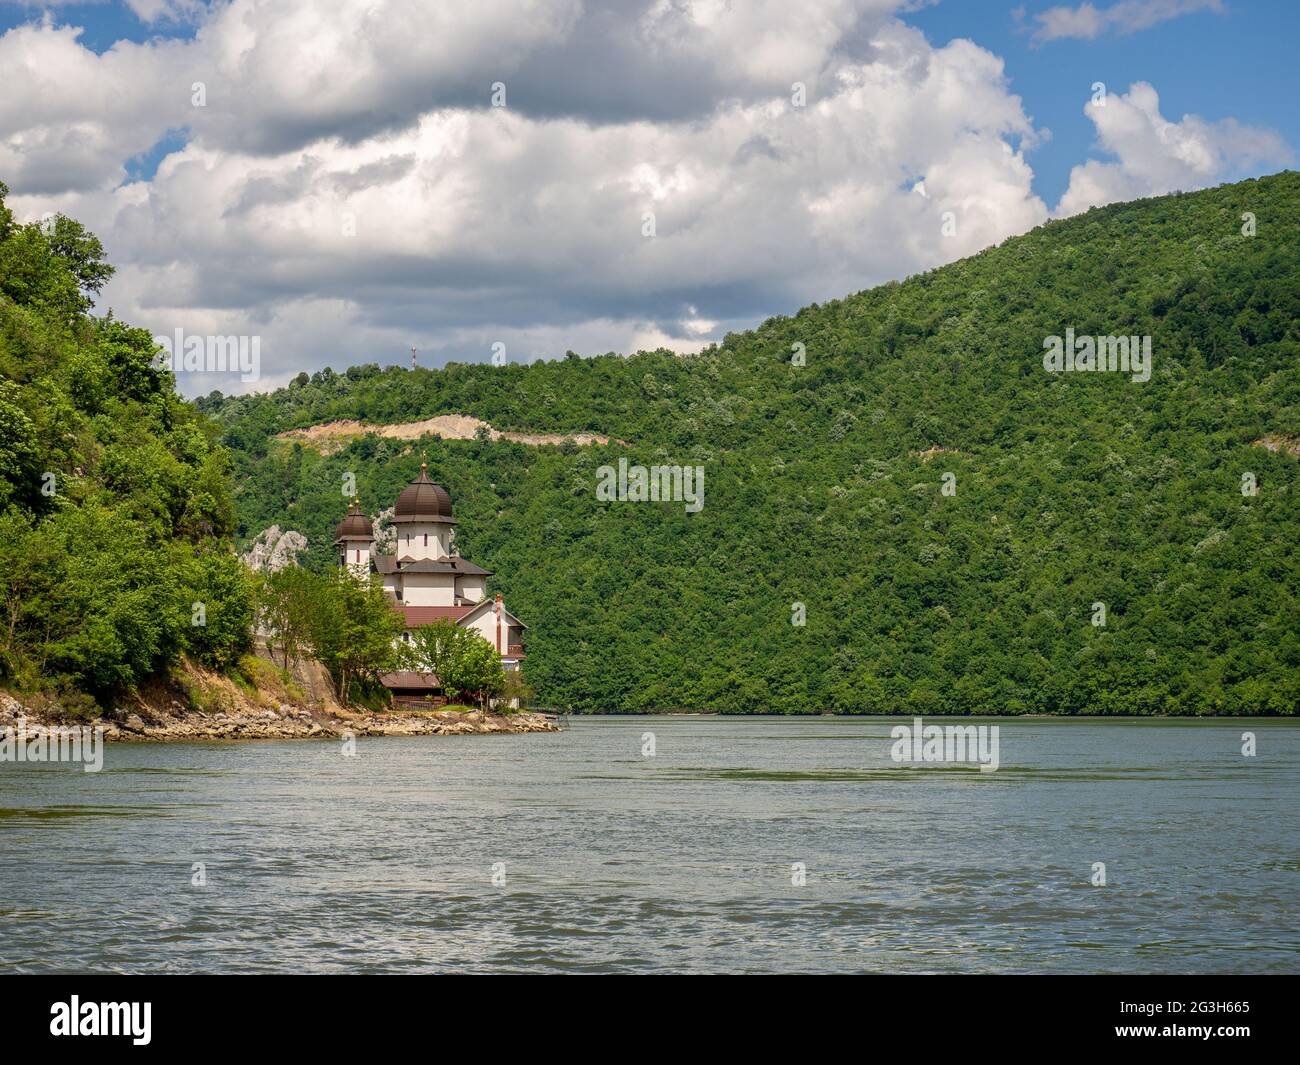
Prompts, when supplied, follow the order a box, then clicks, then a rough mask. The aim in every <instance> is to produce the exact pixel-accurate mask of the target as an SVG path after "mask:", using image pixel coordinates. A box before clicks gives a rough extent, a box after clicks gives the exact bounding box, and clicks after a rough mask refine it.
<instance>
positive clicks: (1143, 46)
mask: <svg viewBox="0 0 1300 1065" xmlns="http://www.w3.org/2000/svg"><path fill="white" fill-rule="evenodd" d="M1060 6H1062V5H1061V4H1059V3H1056V2H1043V0H1039V2H1037V3H1035V2H1032V0H1024V2H1013V0H939V2H935V3H929V4H926V5H925V6H922V7H921V8H919V9H918V10H915V11H912V12H907V13H904V14H903V15H902V16H901V17H902V18H903V20H904V21H905V22H907V23H909V24H911V25H913V26H916V27H917V28H919V29H921V30H922V31H923V32H924V33H925V34H926V36H927V37H928V38H929V39H930V40H931V41H932V42H934V43H943V42H946V41H948V40H951V39H952V38H954V37H964V38H968V39H970V40H972V41H974V42H975V43H976V44H979V45H982V46H983V47H985V48H987V49H988V50H990V51H991V52H993V53H995V54H996V55H998V56H1000V57H1002V59H1003V60H1004V61H1005V63H1006V74H1007V78H1008V79H1009V81H1010V87H1011V90H1012V91H1013V92H1015V93H1017V94H1019V95H1020V96H1021V98H1022V99H1023V100H1024V102H1025V109H1026V111H1027V112H1028V113H1029V115H1030V116H1031V117H1032V118H1033V120H1034V122H1035V123H1036V125H1037V126H1039V127H1040V128H1044V129H1047V130H1049V131H1050V132H1051V138H1050V139H1047V140H1045V141H1044V142H1043V143H1042V144H1040V145H1038V146H1037V147H1035V148H1034V149H1033V151H1032V153H1031V162H1032V164H1033V167H1034V174H1035V182H1034V188H1035V191H1037V192H1038V194H1039V195H1040V196H1042V197H1043V199H1044V200H1046V201H1048V202H1052V203H1054V202H1056V201H1057V200H1059V199H1060V197H1061V195H1062V194H1063V193H1064V192H1065V188H1066V185H1067V183H1068V181H1069V176H1070V168H1071V167H1072V166H1073V165H1074V164H1075V163H1077V162H1078V160H1079V155H1080V147H1081V146H1082V145H1086V144H1089V143H1090V142H1091V141H1092V139H1093V135H1094V130H1093V127H1092V124H1091V123H1090V122H1089V121H1088V120H1087V118H1085V117H1084V114H1083V104H1084V102H1085V101H1086V100H1087V99H1088V97H1089V96H1090V94H1091V86H1092V84H1093V83H1094V82H1096V81H1101V82H1104V83H1105V84H1106V85H1107V86H1109V87H1110V88H1112V89H1113V90H1117V91H1123V90H1126V89H1127V88H1128V86H1129V85H1130V84H1131V83H1133V82H1135V81H1148V82H1151V83H1153V84H1154V85H1156V87H1157V88H1158V89H1159V91H1160V98H1161V102H1162V104H1163V110H1164V112H1165V114H1166V115H1172V116H1181V115H1182V114H1184V113H1187V112H1194V113H1196V114H1199V115H1201V116H1202V117H1204V118H1207V119H1212V120H1213V119H1222V118H1227V117H1230V116H1231V117H1235V118H1237V119H1239V120H1241V121H1243V122H1248V123H1250V124H1252V125H1262V126H1266V127H1269V128H1271V129H1273V130H1276V131H1277V132H1278V133H1279V134H1281V135H1282V137H1283V138H1284V139H1285V140H1286V142H1287V144H1288V145H1290V146H1291V148H1292V149H1293V150H1294V149H1296V148H1297V147H1300V106H1297V101H1298V100H1300V63H1297V62H1296V59H1295V49H1296V47H1297V42H1298V41H1300V0H1224V3H1223V4H1222V9H1221V10H1220V11H1214V10H1210V9H1208V8H1207V9H1204V10H1200V11H1194V12H1190V13H1188V14H1185V15H1181V16H1179V17H1176V18H1171V19H1168V20H1166V21H1163V22H1160V23H1158V24H1157V25H1155V26H1153V27H1151V28H1150V29H1144V30H1138V31H1137V32H1118V31H1111V32H1106V33H1103V34H1102V35H1100V36H1099V37H1097V38H1095V39H1091V40H1084V39H1077V38H1063V39H1057V40H1052V41H1046V42H1036V41H1035V40H1034V39H1033V30H1034V27H1035V25H1036V23H1035V21H1034V16H1035V15H1037V14H1040V13H1042V12H1045V11H1048V10H1050V9H1051V8H1054V7H1060ZM1066 6H1069V5H1066ZM1094 6H1095V7H1097V8H1098V9H1099V10H1105V9H1107V8H1109V7H1112V6H1114V5H1113V4H1108V3H1106V2H1105V0H1100V2H1099V3H1096V4H1095V5H1094ZM45 12H48V13H49V14H50V15H51V17H53V18H54V19H55V20H57V21H59V22H62V23H68V24H71V25H75V26H78V27H81V28H82V29H83V30H84V34H83V36H82V38H81V40H82V43H83V44H85V45H86V47H88V48H90V49H92V50H94V51H96V52H103V51H105V50H107V49H108V48H110V47H112V45H113V44H114V43H116V42H117V41H120V40H127V41H135V42H143V41H147V40H149V39H151V38H157V37H175V38H191V37H193V36H194V34H195V32H196V29H197V26H198V21H197V19H195V18H193V17H184V16H181V17H178V18H162V19H160V20H159V21H155V22H152V23H146V22H145V21H143V20H142V19H141V18H140V17H139V16H137V15H136V13H135V12H134V11H133V10H132V9H131V6H130V5H128V4H126V3H123V2H119V0H108V2H100V3H89V4H84V3H76V4H54V5H49V6H45V5H40V4H33V3H29V2H27V0H0V33H2V32H3V31H5V30H7V29H9V28H11V27H13V26H16V25H19V24H20V23H23V22H28V21H31V20H32V19H39V18H41V17H42V16H43V14H44V13H45ZM181 143H183V137H182V136H181V135H179V134H178V133H176V132H173V133H171V134H169V135H168V136H167V137H166V139H164V140H160V141H159V143H158V145H157V147H156V148H155V149H152V150H151V151H149V152H148V153H146V154H144V155H143V156H140V157H137V158H136V159H134V160H133V161H132V164H131V166H130V171H131V178H132V179H133V180H134V179H136V178H138V177H140V176H145V177H149V176H152V173H153V168H154V167H156V165H157V163H158V161H159V160H160V159H161V158H162V157H163V156H164V155H165V154H167V152H168V151H171V150H174V149H175V148H176V147H178V146H179V145H180V144H181Z"/></svg>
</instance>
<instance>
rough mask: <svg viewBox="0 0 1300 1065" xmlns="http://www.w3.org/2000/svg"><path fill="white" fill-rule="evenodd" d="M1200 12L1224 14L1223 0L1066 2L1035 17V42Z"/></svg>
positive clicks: (1130, 28) (1135, 27) (1133, 29)
mask: <svg viewBox="0 0 1300 1065" xmlns="http://www.w3.org/2000/svg"><path fill="white" fill-rule="evenodd" d="M1198 11H1213V12H1214V13H1215V14H1220V15H1221V14H1223V11H1224V7H1223V3H1222V0H1121V2H1120V3H1117V4H1112V5H1111V6H1110V7H1105V8H1097V7H1094V6H1093V5H1092V4H1079V5H1078V6H1077V7H1070V6H1068V5H1065V4H1061V5H1058V6H1056V7H1052V8H1048V9H1047V10H1046V11H1043V12H1040V13H1039V14H1037V15H1035V16H1034V21H1035V22H1037V23H1038V27H1037V29H1035V30H1034V36H1033V40H1034V41H1035V42H1039V43H1042V42H1045V41H1058V40H1061V39H1062V38H1067V37H1076V38H1082V39H1084V40H1092V39H1094V38H1096V37H1100V36H1101V35H1102V34H1105V33H1119V34H1127V33H1137V32H1138V31H1139V30H1145V29H1149V28H1150V27H1152V26H1155V25H1157V24H1158V23H1161V22H1168V21H1169V20H1170V19H1175V18H1179V17H1181V16H1183V15H1191V14H1194V13H1196V12H1198Z"/></svg>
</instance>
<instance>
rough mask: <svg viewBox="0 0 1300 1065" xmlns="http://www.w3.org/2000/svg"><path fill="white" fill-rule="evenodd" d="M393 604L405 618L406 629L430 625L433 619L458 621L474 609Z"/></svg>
mask: <svg viewBox="0 0 1300 1065" xmlns="http://www.w3.org/2000/svg"><path fill="white" fill-rule="evenodd" d="M393 606H394V607H396V608H397V609H398V610H400V611H401V612H402V616H403V617H405V618H406V627H407V628H408V629H414V628H416V627H417V626H420V625H431V624H433V622H435V621H444V620H445V621H459V620H460V619H461V618H463V617H464V616H465V615H466V614H468V613H469V612H470V611H471V610H473V609H474V607H472V606H407V605H406V604H405V603H394V604H393Z"/></svg>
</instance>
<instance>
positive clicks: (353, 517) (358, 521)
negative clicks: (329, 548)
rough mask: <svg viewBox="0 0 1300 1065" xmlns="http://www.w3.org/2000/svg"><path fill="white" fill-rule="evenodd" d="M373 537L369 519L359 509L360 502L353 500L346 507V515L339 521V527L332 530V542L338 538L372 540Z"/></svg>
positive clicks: (337, 540) (338, 539)
mask: <svg viewBox="0 0 1300 1065" xmlns="http://www.w3.org/2000/svg"><path fill="white" fill-rule="evenodd" d="M374 538H375V533H374V529H373V528H372V527H371V525H370V519H369V518H367V517H366V515H365V513H364V512H363V511H362V509H361V504H360V503H357V502H353V504H352V506H350V507H348V514H347V517H346V518H344V519H343V520H342V521H341V522H339V527H338V528H337V529H335V530H334V542H335V543H338V542H339V541H340V540H373V539H374Z"/></svg>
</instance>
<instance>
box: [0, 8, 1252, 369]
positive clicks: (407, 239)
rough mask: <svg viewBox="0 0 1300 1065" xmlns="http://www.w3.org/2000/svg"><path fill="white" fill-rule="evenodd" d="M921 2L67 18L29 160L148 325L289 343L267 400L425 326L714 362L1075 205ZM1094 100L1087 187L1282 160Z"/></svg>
mask: <svg viewBox="0 0 1300 1065" xmlns="http://www.w3.org/2000/svg"><path fill="white" fill-rule="evenodd" d="M164 6H166V7H167V9H168V10H172V11H174V12H176V13H178V14H184V13H185V12H186V11H188V10H189V7H188V5H185V4H170V5H164ZM906 6H908V4H907V3H906V0H805V2H804V3H801V4H799V5H791V4H788V3H783V2H776V0H755V2H753V3H746V4H735V3H728V2H726V0H589V2H587V3H582V2H580V0H525V7H526V10H525V11H524V12H523V13H521V9H520V0H510V2H507V0H479V2H476V3H474V4H459V3H458V4H439V5H430V4H427V3H415V2H413V0H312V2H311V3H307V2H301V3H291V2H289V0H276V2H275V3H267V2H265V0H231V2H230V3H228V4H223V5H218V6H214V7H212V8H211V9H209V10H205V11H203V12H201V13H200V14H199V23H198V26H197V29H196V32H195V33H194V35H193V36H192V38H186V39H170V40H169V39H166V38H158V39H154V40H150V41H148V42H146V43H142V44H130V43H127V42H123V43H119V44H117V45H115V46H114V47H113V48H111V49H109V50H107V51H106V52H104V53H102V54H95V53H94V52H92V51H90V50H88V49H87V48H85V47H83V45H82V44H81V42H80V41H79V39H78V33H77V31H76V30H74V29H70V28H67V27H61V26H59V25H57V24H56V23H55V22H53V21H52V20H50V19H49V18H45V19H44V20H42V21H37V22H34V23H31V24H28V25H26V26H22V27H19V28H17V29H14V30H12V31H10V32H9V33H8V34H6V35H4V36H3V37H0V69H4V70H6V72H7V73H8V72H10V71H18V72H19V75H20V76H19V77H17V78H13V79H11V80H10V81H9V83H8V84H9V86H13V89H12V91H10V92H6V93H5V94H4V95H3V96H0V175H2V176H4V177H5V179H6V180H7V181H8V182H9V184H10V185H11V187H12V188H13V190H14V194H15V195H14V197H13V205H14V207H15V208H16V209H17V210H18V211H19V212H20V213H22V214H24V215H25V216H27V217H37V216H39V215H40V214H42V213H44V212H45V211H50V210H62V211H65V212H66V213H68V214H71V215H73V216H75V217H78V218H81V219H83V220H84V221H85V222H86V223H87V225H89V226H90V227H91V228H92V229H93V230H95V231H96V232H97V233H98V234H99V235H100V236H101V237H102V238H103V240H104V242H105V245H106V247H107V248H108V250H109V253H110V255H111V257H112V259H113V261H114V262H115V263H116V264H117V265H118V267H119V271H118V274H117V275H116V276H115V277H114V279H113V280H112V282H110V284H109V286H108V287H107V288H106V289H105V292H104V293H103V298H102V300H101V303H102V305H104V306H112V307H113V308H114V309H115V311H116V312H117V313H118V315H119V316H120V317H122V318H124V319H126V320H128V321H132V322H136V323H138V324H140V325H143V326H146V327H148V328H150V329H151V330H152V331H153V332H154V333H155V334H163V335H170V334H171V333H172V332H173V331H174V330H175V329H176V328H181V329H183V330H184V332H185V333H187V334H192V335H207V334H212V335H232V334H247V335H255V336H259V337H261V342H262V367H261V368H262V379H261V381H259V382H257V383H256V385H257V387H273V386H275V385H278V384H281V383H284V382H285V381H287V380H288V379H290V378H291V377H292V376H293V375H294V374H296V373H297V372H298V371H300V370H302V369H307V370H313V369H317V368H320V367H322V366H325V365H333V366H335V367H336V368H339V367H343V366H347V365H352V364H355V363H359V362H363V361H381V362H400V361H404V360H405V358H406V357H407V354H406V353H407V351H408V349H409V347H410V346H411V345H412V344H414V345H416V346H418V347H419V348H420V349H421V355H420V358H421V362H422V363H423V364H425V365H439V364H441V363H442V362H444V361H446V360H448V359H451V358H455V359H461V360H466V359H472V360H478V361H482V360H485V359H487V358H488V357H489V355H490V353H491V350H492V345H493V344H494V343H497V342H500V343H504V344H505V345H506V349H507V355H508V358H509V359H511V360H512V361H514V360H525V361H531V360H533V359H534V358H537V357H542V356H546V357H554V356H555V355H557V354H560V353H562V352H563V351H564V350H566V349H573V350H577V351H582V352H601V351H608V350H615V351H629V350H635V349H637V348H638V347H643V346H658V345H665V346H669V347H672V348H674V349H676V350H680V351H694V350H699V348H700V347H702V346H703V345H705V344H707V343H709V342H710V341H712V340H716V339H720V338H721V337H722V336H723V335H725V333H726V332H728V331H730V330H733V329H737V328H746V327H749V326H751V325H753V324H754V323H755V322H756V321H759V320H761V319H763V318H765V317H767V316H769V315H771V314H774V313H783V312H789V311H792V310H794V309H796V308H798V307H799V306H801V305H803V304H805V303H807V302H810V301H813V300H824V299H827V298H829V297H833V296H839V295H843V294H846V293H849V292H853V291H856V290H859V289H862V288H865V287H868V286H870V285H873V284H877V283H880V282H882V281H885V280H889V279H891V278H896V277H901V276H904V275H906V274H909V273H913V272H916V271H919V270H923V269H928V268H930V267H933V266H936V265H939V264H940V263H943V262H947V261H950V260H952V259H955V258H958V257H960V256H963V255H967V254H970V253H972V252H974V251H977V250H979V249H980V248H983V247H986V246H988V245H989V244H992V243H996V242H997V241H1000V240H1002V239H1004V238H1005V237H1007V236H1009V235H1012V234H1014V233H1019V232H1023V231H1024V230H1026V229H1028V228H1031V227H1032V226H1034V225H1036V224H1038V223H1040V222H1042V221H1044V220H1045V219H1046V217H1047V208H1046V206H1045V205H1044V204H1043V203H1042V201H1041V200H1040V199H1039V198H1038V197H1037V196H1036V195H1034V193H1033V190H1032V182H1033V173H1032V170H1031V169H1030V166H1029V165H1028V163H1027V161H1026V158H1025V152H1026V151H1027V150H1029V149H1030V148H1032V146H1033V145H1034V143H1035V137H1036V131H1035V130H1034V128H1033V125H1032V122H1031V120H1030V119H1029V117H1028V116H1027V115H1026V114H1025V111H1024V109H1023V107H1022V104H1021V101H1020V99H1019V98H1018V97H1017V96H1015V95H1014V94H1013V93H1011V92H1010V90H1009V87H1008V84H1007V81H1006V77H1005V73H1004V70H1003V64H1002V61H1001V60H1000V59H999V58H998V57H997V56H995V55H993V54H992V53H990V52H988V51H987V50H985V49H983V48H980V47H978V46H976V45H975V44H973V43H971V42H969V41H964V40H956V41H952V42H950V43H948V44H946V45H943V46H935V45H933V44H931V43H930V42H929V41H927V40H926V38H925V37H924V36H923V35H922V34H921V33H920V32H918V31H916V30H914V29H911V28H909V27H907V26H905V25H904V24H903V23H901V22H900V21H898V20H897V19H896V18H895V17H893V16H894V14H895V12H896V11H898V10H900V9H902V8H904V7H906ZM150 10H154V8H150ZM157 10H158V11H162V6H157ZM494 82H502V83H504V86H505V103H506V106H505V107H501V108H496V107H492V106H490V94H491V91H492V86H493V83H494ZM196 86H198V87H199V88H200V89H201V91H200V92H198V93H197V95H196ZM7 87H8V86H7ZM196 99H198V100H201V103H202V106H196V105H195V100H196ZM1093 120H1094V122H1096V123H1097V124H1098V130H1099V134H1100V137H1101V140H1102V143H1103V145H1105V146H1106V147H1107V148H1108V149H1109V150H1110V151H1112V152H1114V153H1115V154H1116V155H1117V156H1118V158H1119V162H1117V163H1089V164H1088V165H1087V167H1084V168H1080V169H1079V171H1076V174H1077V175H1078V179H1077V182H1072V184H1071V189H1070V192H1069V193H1067V196H1066V199H1065V200H1064V201H1063V206H1064V205H1067V204H1072V203H1075V202H1084V201H1090V200H1091V199H1095V198H1096V197H1097V196H1100V195H1111V194H1112V193H1114V192H1115V191H1116V190H1119V189H1122V188H1124V187H1126V186H1125V182H1128V183H1130V184H1131V187H1133V188H1136V189H1138V190H1139V193H1138V194H1140V193H1145V192H1146V191H1149V186H1152V185H1156V184H1160V183H1162V182H1165V183H1167V182H1175V183H1176V182H1180V181H1185V178H1184V177H1183V176H1182V175H1183V174H1184V173H1186V172H1191V173H1193V174H1196V175H1201V174H1211V173H1213V172H1214V169H1215V166H1216V165H1218V166H1222V165H1226V161H1230V160H1239V159H1240V158H1241V157H1242V155H1243V154H1244V153H1245V152H1246V151H1247V150H1248V149H1250V148H1251V147H1252V145H1255V146H1257V147H1259V148H1261V149H1263V148H1268V147H1269V144H1268V143H1267V141H1266V139H1263V140H1261V139H1260V138H1261V134H1259V133H1258V131H1252V130H1248V129H1245V128H1238V127H1231V126H1230V125H1228V124H1222V123H1221V124H1217V125H1211V124H1206V123H1202V122H1200V120H1198V119H1184V120H1183V122H1182V123H1177V124H1171V123H1165V122H1164V121H1163V120H1161V119H1159V110H1158V106H1157V105H1156V103H1155V101H1154V92H1151V99H1150V103H1149V106H1148V105H1147V101H1146V97H1145V96H1144V95H1143V90H1141V88H1140V87H1135V88H1134V90H1133V91H1132V92H1130V95H1129V97H1128V98H1112V101H1111V108H1110V109H1108V111H1107V112H1106V113H1105V114H1100V115H1094V116H1093ZM1171 128H1172V130H1174V131H1181V132H1174V133H1171V132H1170V129H1171ZM1152 140H1154V142H1155V144H1156V145H1157V147H1155V148H1153V147H1152V146H1151V145H1150V144H1148V143H1147V141H1152ZM1198 150H1199V154H1198ZM1166 156H1168V157H1169V158H1166ZM157 157H160V160H159V161H157V167H156V172H151V170H152V168H151V166H146V167H145V169H144V171H143V174H144V176H143V178H142V179H139V180H137V179H135V178H134V175H136V174H137V172H138V164H136V165H133V164H131V162H130V161H131V160H132V159H139V158H148V159H150V160H151V161H152V160H155V159H156V158H157ZM1170 160H1172V161H1170ZM1215 160H1217V163H1216V162H1215ZM1179 167H1181V168H1182V169H1179ZM918 183H923V185H924V188H925V195H924V196H922V195H919V194H918V193H917V192H914V191H912V190H913V189H914V188H916V187H917V185H918ZM649 233H653V235H647V234H649ZM182 385H183V387H185V388H186V390H187V391H188V392H190V393H191V394H193V393H195V392H198V391H205V390H207V389H208V388H210V387H218V388H221V389H222V390H224V391H236V390H239V389H240V388H241V387H243V386H242V385H241V383H240V382H239V381H238V380H237V379H235V378H231V377H227V378H220V377H218V378H196V379H194V380H189V381H182Z"/></svg>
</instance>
